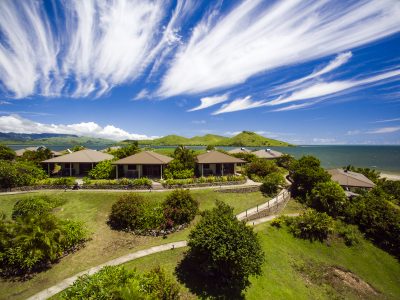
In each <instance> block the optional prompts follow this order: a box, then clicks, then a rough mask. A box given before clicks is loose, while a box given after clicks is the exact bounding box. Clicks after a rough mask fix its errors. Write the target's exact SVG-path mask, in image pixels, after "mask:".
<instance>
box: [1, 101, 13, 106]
mask: <svg viewBox="0 0 400 300" xmlns="http://www.w3.org/2000/svg"><path fill="white" fill-rule="evenodd" d="M10 104H11V102H9V101H4V100H0V105H10Z"/></svg>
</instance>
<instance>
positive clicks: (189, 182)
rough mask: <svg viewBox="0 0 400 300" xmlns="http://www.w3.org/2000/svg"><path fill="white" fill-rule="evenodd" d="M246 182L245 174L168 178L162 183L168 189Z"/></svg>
mask: <svg viewBox="0 0 400 300" xmlns="http://www.w3.org/2000/svg"><path fill="white" fill-rule="evenodd" d="M244 183H246V177H245V176H219V177H214V176H209V177H200V178H188V179H167V180H165V181H164V182H162V185H163V186H164V187H165V188H168V189H174V188H191V187H207V186H220V185H239V184H244Z"/></svg>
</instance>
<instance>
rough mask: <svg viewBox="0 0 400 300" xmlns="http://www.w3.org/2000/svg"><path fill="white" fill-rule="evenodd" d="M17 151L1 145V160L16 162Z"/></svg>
mask: <svg viewBox="0 0 400 300" xmlns="http://www.w3.org/2000/svg"><path fill="white" fill-rule="evenodd" d="M14 159H15V151H14V150H12V149H11V148H9V147H7V146H6V145H0V160H14Z"/></svg>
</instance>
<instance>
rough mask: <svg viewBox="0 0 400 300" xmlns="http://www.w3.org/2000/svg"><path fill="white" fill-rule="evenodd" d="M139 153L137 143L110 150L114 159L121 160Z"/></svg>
mask: <svg viewBox="0 0 400 300" xmlns="http://www.w3.org/2000/svg"><path fill="white" fill-rule="evenodd" d="M139 152H140V148H139V143H138V142H137V141H133V142H130V143H129V144H127V145H126V146H124V147H121V148H119V149H116V150H112V151H111V152H110V154H112V155H114V157H115V158H118V159H121V158H125V157H128V156H131V155H133V154H136V153H139Z"/></svg>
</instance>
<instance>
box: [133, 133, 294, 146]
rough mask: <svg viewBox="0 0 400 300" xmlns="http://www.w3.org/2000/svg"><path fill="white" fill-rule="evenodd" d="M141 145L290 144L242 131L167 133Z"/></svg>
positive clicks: (142, 142)
mask: <svg viewBox="0 0 400 300" xmlns="http://www.w3.org/2000/svg"><path fill="white" fill-rule="evenodd" d="M139 144H141V145H152V146H176V145H186V146H194V145H201V146H207V145H215V146H237V147H240V146H248V147H257V146H290V144H288V143H286V142H282V141H278V140H274V139H269V138H266V137H263V136H261V135H259V134H257V133H255V132H251V131H243V132H241V133H239V134H238V135H236V136H233V137H231V138H229V137H225V136H221V135H214V134H206V135H204V136H194V137H192V138H187V137H183V136H179V135H167V136H164V137H162V138H159V139H154V140H146V141H139Z"/></svg>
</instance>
